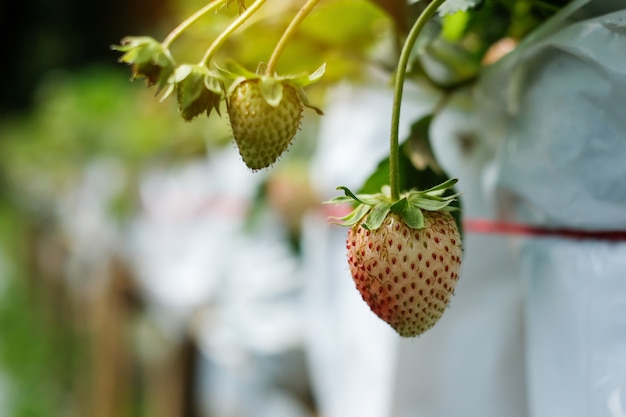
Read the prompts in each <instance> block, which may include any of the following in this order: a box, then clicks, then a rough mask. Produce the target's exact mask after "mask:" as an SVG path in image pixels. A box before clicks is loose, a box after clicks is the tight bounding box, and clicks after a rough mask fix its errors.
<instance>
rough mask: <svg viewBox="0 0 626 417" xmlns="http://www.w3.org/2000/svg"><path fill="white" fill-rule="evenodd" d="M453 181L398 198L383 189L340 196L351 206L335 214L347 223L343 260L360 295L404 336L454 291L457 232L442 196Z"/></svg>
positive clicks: (424, 323)
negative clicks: (343, 214) (343, 213)
mask: <svg viewBox="0 0 626 417" xmlns="http://www.w3.org/2000/svg"><path fill="white" fill-rule="evenodd" d="M455 182H456V180H450V181H447V182H446V183H444V184H442V185H440V186H437V187H433V188H431V189H429V190H426V191H415V190H414V191H410V192H409V193H406V194H404V195H403V196H401V198H400V200H398V201H395V202H394V201H391V199H390V196H389V194H388V193H387V192H383V193H381V194H374V195H359V196H355V195H354V194H352V193H351V192H350V191H349V190H348V189H347V188H345V187H342V188H343V189H344V190H345V191H346V197H338V198H336V199H334V200H332V201H331V202H346V201H350V200H355V201H357V202H358V203H359V205H358V206H357V207H356V209H355V211H354V212H353V213H351V214H350V215H348V216H346V217H344V218H342V219H340V220H342V221H343V223H342V224H344V225H346V226H350V229H349V231H348V238H347V243H346V246H347V250H348V263H349V267H350V272H351V274H352V278H353V280H354V282H355V284H356V287H357V289H358V291H359V293H360V294H361V296H362V298H363V300H364V301H365V302H366V303H367V304H368V305H369V307H370V309H371V310H372V311H373V312H374V313H375V314H376V315H377V316H378V317H380V318H381V319H382V320H384V321H385V322H387V323H388V324H389V325H390V326H391V327H393V329H394V330H396V332H398V334H400V335H401V336H404V337H412V336H417V335H420V334H422V333H424V332H425V331H426V330H428V329H430V328H431V327H433V326H434V325H435V323H436V322H437V321H438V320H439V319H440V318H441V316H442V314H443V312H444V310H445V309H446V307H447V306H448V303H449V301H450V297H451V296H452V294H453V293H454V289H455V287H456V283H457V280H458V278H459V269H460V265H461V254H462V249H461V236H460V234H459V231H458V228H457V225H456V221H455V219H454V217H453V216H452V215H451V214H450V211H452V210H453V209H454V207H452V206H449V204H450V203H451V202H452V201H453V200H454V199H455V198H456V195H451V196H450V195H449V196H443V193H444V191H445V190H446V189H448V188H450V187H452V185H453V184H454V183H455Z"/></svg>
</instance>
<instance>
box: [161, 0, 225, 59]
mask: <svg viewBox="0 0 626 417" xmlns="http://www.w3.org/2000/svg"><path fill="white" fill-rule="evenodd" d="M225 1H226V0H212V1H210V2H209V3H208V4H207V5H206V6H204V7H203V8H201V9H200V10H198V11H197V12H195V13H194V14H193V15H191V16H189V17H188V18H187V19H185V20H184V21H183V22H182V23H181V24H180V25H178V26H176V28H175V29H174V30H172V31H171V32H170V33H169V35H167V37H166V38H165V39H164V40H163V42H162V45H163V48H169V46H170V45H171V44H172V42H174V41H175V40H176V38H178V37H179V36H180V34H181V33H183V32H184V31H186V30H187V29H189V27H190V26H191V25H193V24H194V23H196V22H197V21H198V20H199V19H200V18H201V17H202V16H204V15H205V14H207V13H209V12H210V11H211V10H213V9H215V8H217V7H219V6H221V5H222V4H224V2H225Z"/></svg>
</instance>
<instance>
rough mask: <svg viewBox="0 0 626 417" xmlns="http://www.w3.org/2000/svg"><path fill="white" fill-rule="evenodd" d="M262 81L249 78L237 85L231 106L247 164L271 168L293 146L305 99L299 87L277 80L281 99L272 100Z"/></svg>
mask: <svg viewBox="0 0 626 417" xmlns="http://www.w3.org/2000/svg"><path fill="white" fill-rule="evenodd" d="M262 82H263V81H262V80H261V79H259V78H253V79H247V80H244V81H242V82H240V83H239V84H237V85H236V86H235V88H234V89H233V90H232V92H231V93H230V95H229V97H228V101H227V106H228V107H227V108H228V116H229V117H230V124H231V127H232V130H233V137H234V138H235V142H236V143H237V147H238V148H239V153H240V155H241V157H242V159H243V161H244V162H245V163H246V165H247V166H248V167H249V168H250V169H253V170H257V169H262V168H267V167H268V166H270V165H271V164H273V163H274V162H276V160H277V159H278V157H279V156H280V155H282V153H283V152H284V151H285V150H286V149H287V148H288V147H289V144H290V143H291V141H292V140H293V138H294V136H295V135H296V132H297V131H298V128H299V127H300V120H301V119H302V112H303V110H304V107H303V103H302V100H301V99H300V96H299V95H298V92H297V90H296V88H295V87H293V86H292V85H290V84H289V83H286V82H275V83H274V85H273V86H272V87H271V88H273V89H277V90H282V92H281V93H282V94H280V97H279V98H278V99H275V100H273V101H268V100H267V99H266V97H265V96H264V92H263V91H262V87H263V86H262Z"/></svg>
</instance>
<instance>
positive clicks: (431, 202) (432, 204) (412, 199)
mask: <svg viewBox="0 0 626 417" xmlns="http://www.w3.org/2000/svg"><path fill="white" fill-rule="evenodd" d="M408 199H409V203H410V205H411V206H412V207H418V208H420V209H422V210H428V211H438V210H441V209H443V208H444V207H446V206H449V205H450V203H451V201H450V200H435V199H430V198H424V197H423V196H419V195H415V196H409V197H408Z"/></svg>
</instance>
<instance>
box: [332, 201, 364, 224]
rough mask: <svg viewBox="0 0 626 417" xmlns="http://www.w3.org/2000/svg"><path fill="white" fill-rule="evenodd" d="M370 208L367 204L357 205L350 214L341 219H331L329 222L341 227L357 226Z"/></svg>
mask: <svg viewBox="0 0 626 417" xmlns="http://www.w3.org/2000/svg"><path fill="white" fill-rule="evenodd" d="M371 208H372V207H371V206H368V205H367V204H359V205H358V206H357V207H356V208H355V209H354V210H352V211H351V212H350V214H348V215H346V216H343V217H331V220H332V221H333V222H335V223H337V224H339V225H341V226H348V227H349V226H353V225H355V224H357V223H358V222H359V221H360V220H361V219H362V218H363V216H365V215H366V214H367V213H368V212H369V211H370V210H371Z"/></svg>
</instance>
